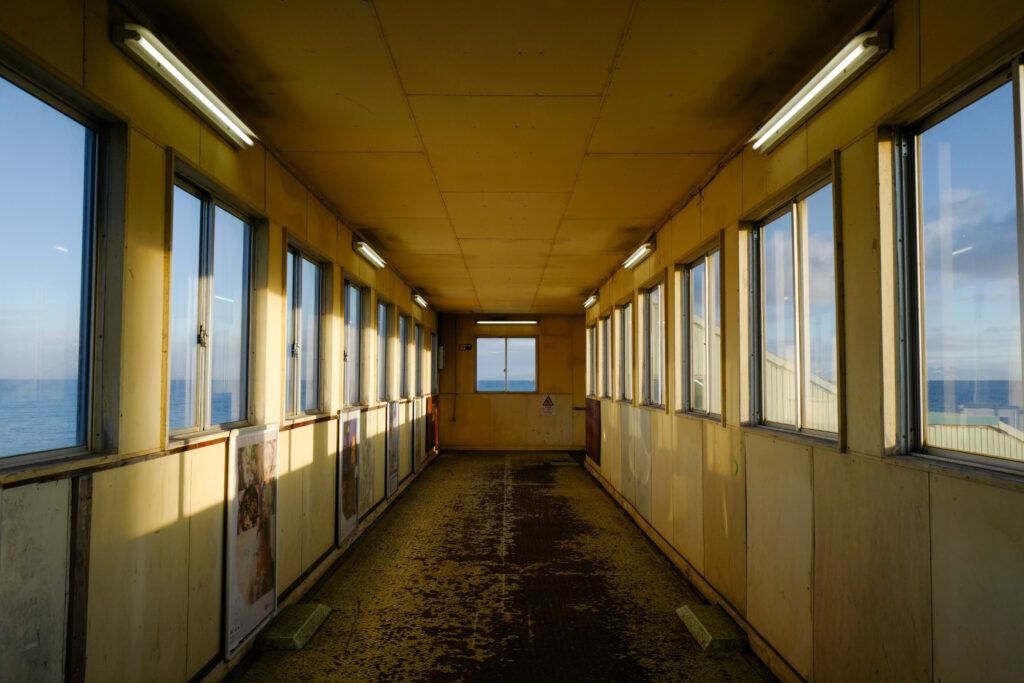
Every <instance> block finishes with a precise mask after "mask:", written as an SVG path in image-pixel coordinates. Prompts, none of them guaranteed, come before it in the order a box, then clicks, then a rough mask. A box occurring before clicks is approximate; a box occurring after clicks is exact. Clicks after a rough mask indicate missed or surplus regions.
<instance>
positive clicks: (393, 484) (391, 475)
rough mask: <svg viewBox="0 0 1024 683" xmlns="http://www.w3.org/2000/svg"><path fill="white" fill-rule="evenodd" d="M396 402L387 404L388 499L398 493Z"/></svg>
mask: <svg viewBox="0 0 1024 683" xmlns="http://www.w3.org/2000/svg"><path fill="white" fill-rule="evenodd" d="M399 408H400V405H399V403H398V401H394V402H392V403H389V404H388V438H387V446H385V453H386V454H387V466H388V469H387V473H388V479H387V484H388V485H387V496H388V498H390V497H391V496H393V495H395V492H396V491H398V410H399Z"/></svg>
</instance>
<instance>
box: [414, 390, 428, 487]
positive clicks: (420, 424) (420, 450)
mask: <svg viewBox="0 0 1024 683" xmlns="http://www.w3.org/2000/svg"><path fill="white" fill-rule="evenodd" d="M413 434H414V437H413V443H414V444H415V447H416V458H415V461H416V469H417V470H421V469H423V463H424V462H426V460H427V399H425V398H417V399H416V422H415V423H414V424H413Z"/></svg>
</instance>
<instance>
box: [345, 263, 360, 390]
mask: <svg viewBox="0 0 1024 683" xmlns="http://www.w3.org/2000/svg"><path fill="white" fill-rule="evenodd" d="M362 299H363V293H362V292H361V291H360V289H359V288H358V287H353V286H352V285H350V284H348V283H347V282H346V283H345V403H347V404H350V405H351V404H353V403H359V400H360V396H359V389H360V384H361V382H360V380H361V379H362V368H363V334H362V320H363V306H362V304H363V301H362Z"/></svg>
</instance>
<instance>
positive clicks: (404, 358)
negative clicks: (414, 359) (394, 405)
mask: <svg viewBox="0 0 1024 683" xmlns="http://www.w3.org/2000/svg"><path fill="white" fill-rule="evenodd" d="M395 313H396V316H397V317H396V319H395V322H396V324H397V325H398V331H397V333H396V338H397V342H398V368H397V372H398V399H399V400H402V399H406V398H412V395H411V393H410V392H411V391H412V383H411V382H410V381H409V373H410V371H411V370H410V363H409V346H410V345H411V343H412V342H411V340H410V339H409V337H410V334H409V328H410V327H411V323H412V316H411V315H408V314H406V313H402V310H401V309H396V311H395ZM403 332H404V334H403Z"/></svg>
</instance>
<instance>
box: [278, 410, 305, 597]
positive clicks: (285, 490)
mask: <svg viewBox="0 0 1024 683" xmlns="http://www.w3.org/2000/svg"><path fill="white" fill-rule="evenodd" d="M296 431H298V430H294V429H292V430H289V431H287V432H281V434H280V436H279V437H278V441H277V448H278V454H277V594H278V596H280V595H281V593H282V592H284V590H285V589H286V588H288V586H290V585H291V584H292V582H293V581H295V579H297V578H299V575H300V574H301V573H302V527H303V518H302V493H303V490H302V470H303V468H304V467H306V466H308V460H309V455H308V453H309V452H308V451H307V452H306V453H304V452H303V448H302V441H303V440H302V439H298V440H296V439H295V437H294V435H295V432H296ZM296 441H298V442H299V443H298V444H296Z"/></svg>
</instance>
